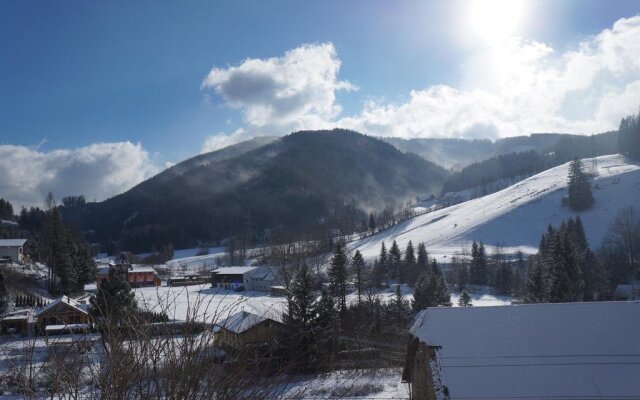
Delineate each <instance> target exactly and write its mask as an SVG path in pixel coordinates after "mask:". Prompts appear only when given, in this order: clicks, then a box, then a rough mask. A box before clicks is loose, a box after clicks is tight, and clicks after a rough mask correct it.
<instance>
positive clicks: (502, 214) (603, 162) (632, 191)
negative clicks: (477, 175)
mask: <svg viewBox="0 0 640 400" xmlns="http://www.w3.org/2000/svg"><path fill="white" fill-rule="evenodd" d="M596 160H597V176H596V178H595V180H594V181H593V186H594V190H593V195H594V198H595V205H594V207H593V208H592V209H591V210H588V211H586V212H582V213H580V218H582V222H583V223H584V227H585V231H586V234H587V238H588V240H589V243H590V244H591V246H592V247H599V246H600V244H601V243H602V239H603V238H604V236H605V234H606V232H607V229H608V227H609V224H610V223H611V221H612V220H613V219H614V218H615V215H616V213H617V212H618V210H620V209H622V208H624V207H627V206H634V207H636V208H640V166H639V165H637V164H634V163H631V162H630V161H629V160H627V159H626V158H625V157H623V156H621V155H610V156H602V157H597V158H596ZM583 166H584V167H585V169H586V170H587V171H590V168H591V166H592V161H591V159H585V160H583ZM568 169H569V164H568V163H567V164H564V165H560V166H558V167H555V168H552V169H549V170H547V171H544V172H542V173H540V174H538V175H534V176H532V177H530V178H527V179H525V180H523V181H521V182H518V183H516V184H515V185H513V186H510V187H508V188H506V189H503V190H501V191H499V192H496V193H492V194H490V195H487V196H484V197H481V198H477V199H473V200H470V201H467V202H464V203H461V204H457V205H455V206H451V207H447V208H443V209H440V210H438V211H434V212H432V213H429V214H425V215H421V216H419V217H416V218H413V219H411V220H408V221H405V222H402V223H400V224H398V225H396V226H395V227H393V228H391V229H387V230H385V231H383V232H380V233H378V234H376V235H373V236H371V237H368V238H366V239H362V240H359V241H356V242H353V243H351V244H349V246H348V247H349V250H350V251H355V250H356V249H358V250H360V251H361V252H362V254H363V255H364V257H365V258H366V259H368V260H372V259H373V258H374V257H376V256H377V255H378V253H379V251H380V244H381V242H382V241H384V242H385V243H386V244H387V249H388V248H389V247H388V246H389V245H390V244H391V242H392V241H393V240H396V241H397V242H398V245H399V246H400V248H401V249H404V248H405V247H406V246H407V243H409V240H412V241H413V243H414V246H415V245H416V243H418V242H424V243H425V244H426V246H427V250H428V251H429V254H430V255H431V256H434V257H436V258H438V259H439V260H440V261H444V262H446V261H447V258H448V257H451V256H452V255H455V254H456V253H460V252H461V250H462V249H466V250H467V251H468V250H469V248H470V246H471V242H472V241H473V240H476V241H483V242H484V243H485V244H486V245H487V247H489V249H491V247H492V246H494V245H501V246H503V250H504V252H505V253H515V252H516V251H518V250H521V251H523V252H525V253H535V252H537V246H538V242H539V241H540V236H541V235H542V232H543V231H544V230H545V229H546V228H547V226H548V225H549V224H552V225H556V226H557V225H559V224H560V223H561V222H562V221H563V220H565V219H568V218H569V217H572V216H573V215H574V214H575V213H574V212H572V211H571V210H569V209H568V208H565V207H563V206H562V204H561V199H562V197H563V196H564V195H566V187H567V174H568Z"/></svg>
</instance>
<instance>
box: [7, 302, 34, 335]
mask: <svg viewBox="0 0 640 400" xmlns="http://www.w3.org/2000/svg"><path fill="white" fill-rule="evenodd" d="M33 324H34V319H33V310H32V309H30V308H29V309H23V310H17V311H12V312H10V313H7V315H5V316H4V317H2V319H0V331H1V332H2V333H19V334H22V335H27V334H29V333H30V330H31V327H32V326H33Z"/></svg>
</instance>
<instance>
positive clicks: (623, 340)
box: [411, 302, 640, 399]
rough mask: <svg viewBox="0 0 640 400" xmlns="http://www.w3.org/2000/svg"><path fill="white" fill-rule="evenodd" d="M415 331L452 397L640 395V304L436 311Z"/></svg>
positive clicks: (425, 313)
mask: <svg viewBox="0 0 640 400" xmlns="http://www.w3.org/2000/svg"><path fill="white" fill-rule="evenodd" d="M411 333H412V334H413V335H414V336H416V337H417V338H419V339H420V340H421V341H422V342H424V343H426V344H427V345H430V346H434V347H436V359H437V363H436V365H437V367H435V370H434V368H432V371H433V373H434V375H437V376H438V377H439V378H440V379H441V381H442V382H444V384H445V385H446V386H447V388H448V390H449V395H450V397H451V398H452V399H455V398H477V399H480V398H482V399H490V398H521V399H540V398H598V399H599V398H614V397H616V398H617V397H620V398H622V397H624V398H632V397H633V398H637V397H638V396H640V379H638V377H640V302H600V303H567V304H531V305H514V306H501V307H460V308H450V307H447V308H442V307H438V308H429V309H427V310H424V311H421V312H420V314H418V316H417V318H416V321H415V323H414V325H413V327H412V328H411ZM416 379H419V377H416Z"/></svg>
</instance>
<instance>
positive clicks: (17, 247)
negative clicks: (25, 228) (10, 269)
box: [0, 239, 27, 264]
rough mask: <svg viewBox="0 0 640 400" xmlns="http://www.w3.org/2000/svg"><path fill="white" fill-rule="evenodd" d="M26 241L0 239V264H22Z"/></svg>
mask: <svg viewBox="0 0 640 400" xmlns="http://www.w3.org/2000/svg"><path fill="white" fill-rule="evenodd" d="M26 242H27V239H0V262H10V263H11V262H14V263H18V264H22V263H23V262H24V259H25V257H24V249H23V247H24V244H25V243H26Z"/></svg>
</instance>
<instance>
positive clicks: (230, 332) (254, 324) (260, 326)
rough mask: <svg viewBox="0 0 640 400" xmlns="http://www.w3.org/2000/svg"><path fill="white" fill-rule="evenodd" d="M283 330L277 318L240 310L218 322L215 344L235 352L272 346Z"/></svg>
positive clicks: (215, 329)
mask: <svg viewBox="0 0 640 400" xmlns="http://www.w3.org/2000/svg"><path fill="white" fill-rule="evenodd" d="M282 330H283V325H282V323H281V322H279V321H276V320H275V319H271V318H267V317H266V316H265V315H257V314H253V313H250V312H247V311H240V312H238V313H235V314H233V315H231V316H229V317H228V318H226V319H225V320H223V321H220V322H219V323H217V324H216V326H215V328H214V331H215V333H216V335H215V344H216V346H218V347H221V348H223V349H225V350H231V351H235V352H242V351H245V350H247V349H248V348H251V349H256V348H264V347H267V348H270V347H271V346H273V345H275V342H276V338H277V337H278V335H279V334H280V333H281V332H282Z"/></svg>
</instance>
